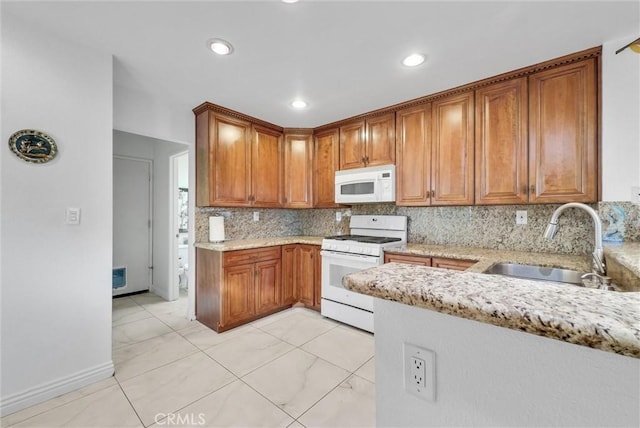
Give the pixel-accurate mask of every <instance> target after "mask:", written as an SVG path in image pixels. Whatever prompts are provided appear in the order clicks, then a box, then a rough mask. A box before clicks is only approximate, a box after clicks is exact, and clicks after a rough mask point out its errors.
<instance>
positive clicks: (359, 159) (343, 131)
mask: <svg viewBox="0 0 640 428" xmlns="http://www.w3.org/2000/svg"><path fill="white" fill-rule="evenodd" d="M364 131H365V126H364V121H360V122H356V123H352V124H349V125H345V126H341V127H340V169H341V170H342V169H352V168H362V167H364V166H365V164H364V157H365V145H364V141H365V140H364V138H365V136H364V135H365V134H364Z"/></svg>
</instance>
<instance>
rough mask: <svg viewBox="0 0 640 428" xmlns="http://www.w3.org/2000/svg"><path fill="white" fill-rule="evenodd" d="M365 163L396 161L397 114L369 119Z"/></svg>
mask: <svg viewBox="0 0 640 428" xmlns="http://www.w3.org/2000/svg"><path fill="white" fill-rule="evenodd" d="M365 141H366V150H365V155H364V158H365V165H366V166H376V165H389V164H395V162H396V121H395V114H394V113H390V114H386V115H384V116H380V117H374V118H372V119H367V123H366V135H365Z"/></svg>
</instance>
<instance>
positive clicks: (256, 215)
mask: <svg viewBox="0 0 640 428" xmlns="http://www.w3.org/2000/svg"><path fill="white" fill-rule="evenodd" d="M253 221H260V211H254V212H253Z"/></svg>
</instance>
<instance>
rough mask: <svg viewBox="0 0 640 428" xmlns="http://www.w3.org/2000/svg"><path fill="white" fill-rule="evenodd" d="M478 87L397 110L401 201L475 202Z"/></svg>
mask: <svg viewBox="0 0 640 428" xmlns="http://www.w3.org/2000/svg"><path fill="white" fill-rule="evenodd" d="M473 109H474V106H473V92H471V91H470V92H464V93H462V94H454V95H451V96H447V97H444V98H441V99H438V100H435V101H433V102H431V103H427V104H425V105H422V106H418V107H412V108H408V109H405V110H400V111H398V112H397V115H396V117H397V119H396V120H397V122H396V129H397V136H396V140H397V141H396V165H397V168H396V204H397V205H409V206H410V205H414V206H420V205H472V204H473V197H474V194H473V182H474V177H473V157H474V155H473V148H474V135H473Z"/></svg>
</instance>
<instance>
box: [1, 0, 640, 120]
mask: <svg viewBox="0 0 640 428" xmlns="http://www.w3.org/2000/svg"><path fill="white" fill-rule="evenodd" d="M7 12H8V14H9V15H8V16H9V17H11V19H20V20H23V21H24V23H25V25H29V26H34V27H40V28H45V29H47V31H51V32H52V33H54V34H58V35H59V36H60V37H63V38H66V39H73V40H74V41H76V42H78V43H80V44H83V45H87V46H91V47H93V48H95V49H96V50H98V51H102V52H108V53H112V54H113V55H114V57H115V61H114V62H115V66H114V80H115V84H116V85H118V86H120V87H122V88H125V89H131V90H135V91H143V92H148V93H152V94H156V95H157V96H158V97H159V98H160V99H166V100H171V102H175V103H178V104H180V105H187V106H190V107H195V106H197V105H199V104H201V103H202V102H204V101H210V102H212V103H215V104H219V105H223V106H225V107H229V108H231V109H234V110H238V111H241V112H243V113H246V114H248V115H251V116H255V117H258V118H260V119H263V120H266V121H268V122H272V123H275V124H277V125H280V126H284V127H315V126H319V125H323V124H327V123H330V122H334V121H337V120H340V119H344V118H347V117H350V116H354V115H358V114H361V113H365V112H368V111H371V110H375V109H377V108H381V107H385V106H389V105H392V104H396V103H399V102H403V101H407V100H409V99H413V98H418V97H421V96H424V95H428V94H431V93H434V92H438V91H441V90H444V89H448V88H451V87H455V86H458V85H461V84H464V83H468V82H471V81H474V80H478V79H481V78H485V77H489V76H492V75H496V74H499V73H502V72H506V71H510V70H513V69H516V68H519V67H523V66H527V65H531V64H534V63H536V62H540V61H544V60H547V59H552V58H555V57H558V56H561V55H565V54H569V53H572V52H575V51H579V50H582V49H586V48H590V47H593V46H598V45H600V44H602V43H603V42H605V41H610V40H615V39H619V38H621V37H625V36H629V35H630V34H633V35H635V36H636V37H637V36H640V2H638V1H637V0H635V1H625V2H613V1H587V2H577V1H553V2H540V1H535V2H522V1H518V2H507V1H501V2H483V1H473V2H459V1H447V2H444V1H440V2H437V1H405V2H400V1H351V2H346V1H326V0H325V1H320V0H316V1H312V0H301V1H300V2H299V3H296V4H285V3H282V2H280V1H279V0H272V1H258V2H249V1H226V2H221V1H195V2H186V1H180V2H168V1H153V2H152V1H138V2H123V1H110V2H98V1H83V2H72V1H61V2H57V1H45V2H31V1H20V2H17V1H16V2H11V1H3V3H2V13H3V14H5V15H4V18H7V15H6V13H7ZM213 37H220V38H224V39H226V40H228V41H230V42H231V43H232V44H233V45H234V47H235V52H234V53H233V54H232V55H230V56H227V57H220V56H216V55H214V54H212V53H211V52H210V51H208V50H207V48H206V46H205V42H206V40H207V39H209V38H213ZM628 41H631V40H628ZM43 43H46V41H43ZM625 43H626V42H625ZM413 51H420V52H423V53H426V54H427V62H426V63H425V64H424V65H422V66H420V67H418V68H416V69H407V68H405V67H403V66H402V65H401V64H400V61H401V59H402V57H403V56H404V55H406V54H408V53H410V52H413ZM296 97H302V98H304V99H306V100H307V101H308V103H309V107H308V109H306V110H305V111H302V112H301V111H294V110H293V109H292V108H291V107H290V106H289V102H290V101H291V100H293V99H294V98H296Z"/></svg>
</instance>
